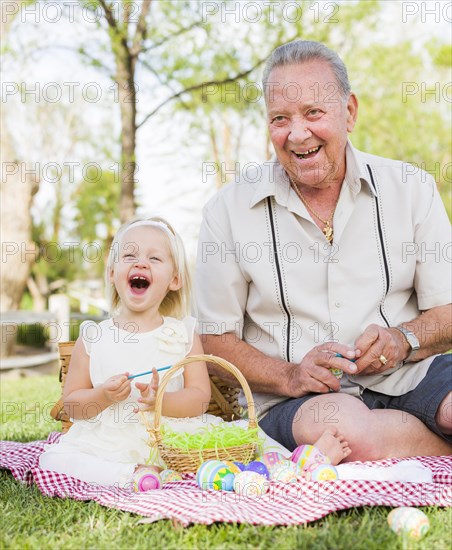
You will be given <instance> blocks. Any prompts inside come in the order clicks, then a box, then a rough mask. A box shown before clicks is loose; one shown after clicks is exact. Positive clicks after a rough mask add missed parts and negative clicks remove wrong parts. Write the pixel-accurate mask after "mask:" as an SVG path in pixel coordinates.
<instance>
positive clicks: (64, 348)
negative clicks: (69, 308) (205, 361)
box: [50, 342, 243, 432]
mask: <svg viewBox="0 0 452 550" xmlns="http://www.w3.org/2000/svg"><path fill="white" fill-rule="evenodd" d="M74 345H75V342H61V343H59V344H58V349H59V352H60V366H61V368H60V382H61V390H63V388H64V384H65V382H66V376H67V373H68V370H69V364H70V362H71V356H72V351H73V349H74ZM207 357H209V359H210V358H211V356H210V355H208V356H207ZM211 362H214V361H211ZM242 385H243V384H242ZM210 389H211V391H212V398H211V400H210V403H209V408H208V409H207V412H208V413H209V414H213V415H215V416H220V417H221V418H223V420H227V421H229V420H233V419H234V418H240V416H241V412H242V410H241V407H240V406H239V404H238V401H237V397H238V394H239V392H240V389H238V388H232V387H231V386H230V385H229V384H228V383H227V382H225V381H224V380H222V379H221V378H219V377H218V376H212V375H210ZM50 416H51V417H52V418H53V419H55V420H57V421H60V422H61V428H62V431H63V432H67V431H68V430H69V428H70V427H71V426H72V422H71V420H70V418H69V415H68V414H67V413H66V411H65V410H64V404H63V398H62V397H61V398H60V399H59V401H58V402H57V403H55V405H54V406H53V408H52V410H51V411H50Z"/></svg>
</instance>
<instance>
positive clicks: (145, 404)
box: [134, 368, 159, 413]
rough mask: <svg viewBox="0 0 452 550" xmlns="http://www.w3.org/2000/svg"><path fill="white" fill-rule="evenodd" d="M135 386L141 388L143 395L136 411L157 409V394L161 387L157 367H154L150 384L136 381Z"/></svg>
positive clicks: (139, 399)
mask: <svg viewBox="0 0 452 550" xmlns="http://www.w3.org/2000/svg"><path fill="white" fill-rule="evenodd" d="M135 386H136V387H137V388H138V389H139V390H140V393H141V397H139V398H138V403H139V405H138V407H137V408H136V409H134V412H136V413H137V412H140V411H141V412H144V411H153V410H154V409H155V395H156V393H157V389H158V387H159V373H158V372H157V369H155V368H154V369H152V380H151V382H150V383H149V384H143V382H135Z"/></svg>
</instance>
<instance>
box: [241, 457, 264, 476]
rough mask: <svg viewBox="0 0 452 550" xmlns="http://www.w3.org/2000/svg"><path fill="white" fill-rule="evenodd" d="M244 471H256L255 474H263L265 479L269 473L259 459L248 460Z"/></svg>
mask: <svg viewBox="0 0 452 550" xmlns="http://www.w3.org/2000/svg"><path fill="white" fill-rule="evenodd" d="M245 471H247V472H256V473H257V474H260V475H261V476H264V477H265V479H269V478H270V474H269V473H268V468H267V466H266V465H265V464H264V463H263V462H261V461H260V460H253V461H252V462H250V463H249V464H248V465H247V466H246V468H245Z"/></svg>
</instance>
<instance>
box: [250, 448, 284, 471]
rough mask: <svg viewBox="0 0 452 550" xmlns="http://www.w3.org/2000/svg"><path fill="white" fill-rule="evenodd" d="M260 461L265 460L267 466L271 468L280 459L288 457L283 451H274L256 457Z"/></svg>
mask: <svg viewBox="0 0 452 550" xmlns="http://www.w3.org/2000/svg"><path fill="white" fill-rule="evenodd" d="M256 460H258V461H259V462H263V463H264V464H265V465H266V466H267V468H270V467H271V466H273V465H274V464H276V463H277V462H279V461H280V460H286V457H285V456H284V455H283V454H282V453H278V452H276V451H272V452H269V453H264V454H263V455H262V456H259V457H258V458H256Z"/></svg>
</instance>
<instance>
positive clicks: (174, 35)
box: [140, 19, 202, 53]
mask: <svg viewBox="0 0 452 550" xmlns="http://www.w3.org/2000/svg"><path fill="white" fill-rule="evenodd" d="M201 25H202V19H199V20H198V21H194V22H193V23H192V24H191V25H189V26H188V27H182V28H181V29H179V30H178V31H176V32H175V33H173V34H169V35H168V36H165V38H162V40H160V41H159V42H155V43H154V44H152V45H151V46H149V48H142V50H141V51H142V52H149V51H151V50H155V48H159V47H160V46H163V44H166V42H168V41H169V40H172V39H173V38H175V37H176V36H180V35H181V34H184V33H186V32H189V31H191V30H192V29H194V28H195V27H199V26H201ZM140 53H141V52H140Z"/></svg>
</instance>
